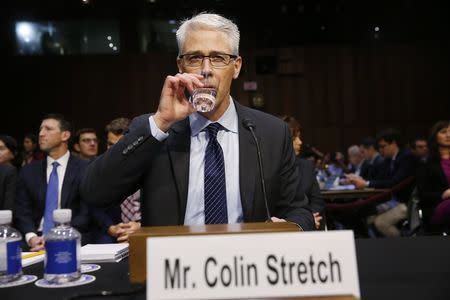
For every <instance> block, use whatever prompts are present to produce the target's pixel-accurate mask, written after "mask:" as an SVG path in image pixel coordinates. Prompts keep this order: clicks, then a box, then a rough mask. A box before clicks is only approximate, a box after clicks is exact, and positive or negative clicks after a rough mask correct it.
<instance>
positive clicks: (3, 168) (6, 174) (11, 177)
mask: <svg viewBox="0 0 450 300" xmlns="http://www.w3.org/2000/svg"><path fill="white" fill-rule="evenodd" d="M16 181H17V170H16V168H15V167H14V166H13V165H11V164H9V163H5V164H0V209H8V210H12V209H13V206H14V198H15V197H16Z"/></svg>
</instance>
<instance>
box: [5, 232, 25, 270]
mask: <svg viewBox="0 0 450 300" xmlns="http://www.w3.org/2000/svg"><path fill="white" fill-rule="evenodd" d="M21 255H22V249H21V248H20V240H19V241H5V240H1V241H0V271H1V272H2V273H3V274H17V273H19V272H20V271H21V270H22V257H21Z"/></svg>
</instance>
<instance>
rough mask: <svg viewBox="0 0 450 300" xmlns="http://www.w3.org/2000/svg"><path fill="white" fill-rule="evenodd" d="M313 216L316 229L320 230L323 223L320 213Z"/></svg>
mask: <svg viewBox="0 0 450 300" xmlns="http://www.w3.org/2000/svg"><path fill="white" fill-rule="evenodd" d="M313 216H314V223H315V224H316V229H319V227H320V221H322V216H321V215H320V213H318V212H315V213H313Z"/></svg>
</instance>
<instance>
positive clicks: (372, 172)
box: [359, 137, 383, 180]
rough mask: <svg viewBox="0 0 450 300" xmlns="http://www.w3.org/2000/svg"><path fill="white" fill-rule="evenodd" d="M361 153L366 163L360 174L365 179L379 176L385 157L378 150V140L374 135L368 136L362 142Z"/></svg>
mask: <svg viewBox="0 0 450 300" xmlns="http://www.w3.org/2000/svg"><path fill="white" fill-rule="evenodd" d="M361 153H362V156H363V157H364V163H363V165H362V167H361V173H360V174H359V175H360V176H361V177H362V178H364V179H365V180H374V179H377V178H379V176H380V175H381V171H382V167H383V157H382V156H381V155H380V153H378V151H377V141H376V140H375V138H373V137H366V138H364V139H363V141H362V142H361Z"/></svg>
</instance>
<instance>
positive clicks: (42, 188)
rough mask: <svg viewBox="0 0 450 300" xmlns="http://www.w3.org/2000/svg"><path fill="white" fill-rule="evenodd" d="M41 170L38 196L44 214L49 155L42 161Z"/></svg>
mask: <svg viewBox="0 0 450 300" xmlns="http://www.w3.org/2000/svg"><path fill="white" fill-rule="evenodd" d="M41 164H42V165H41V172H40V176H39V178H38V180H40V182H39V184H38V191H39V194H38V197H39V200H40V201H39V203H40V206H41V207H40V208H41V210H42V214H44V210H45V197H46V196H47V157H46V158H45V159H44V160H42V162H41Z"/></svg>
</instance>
